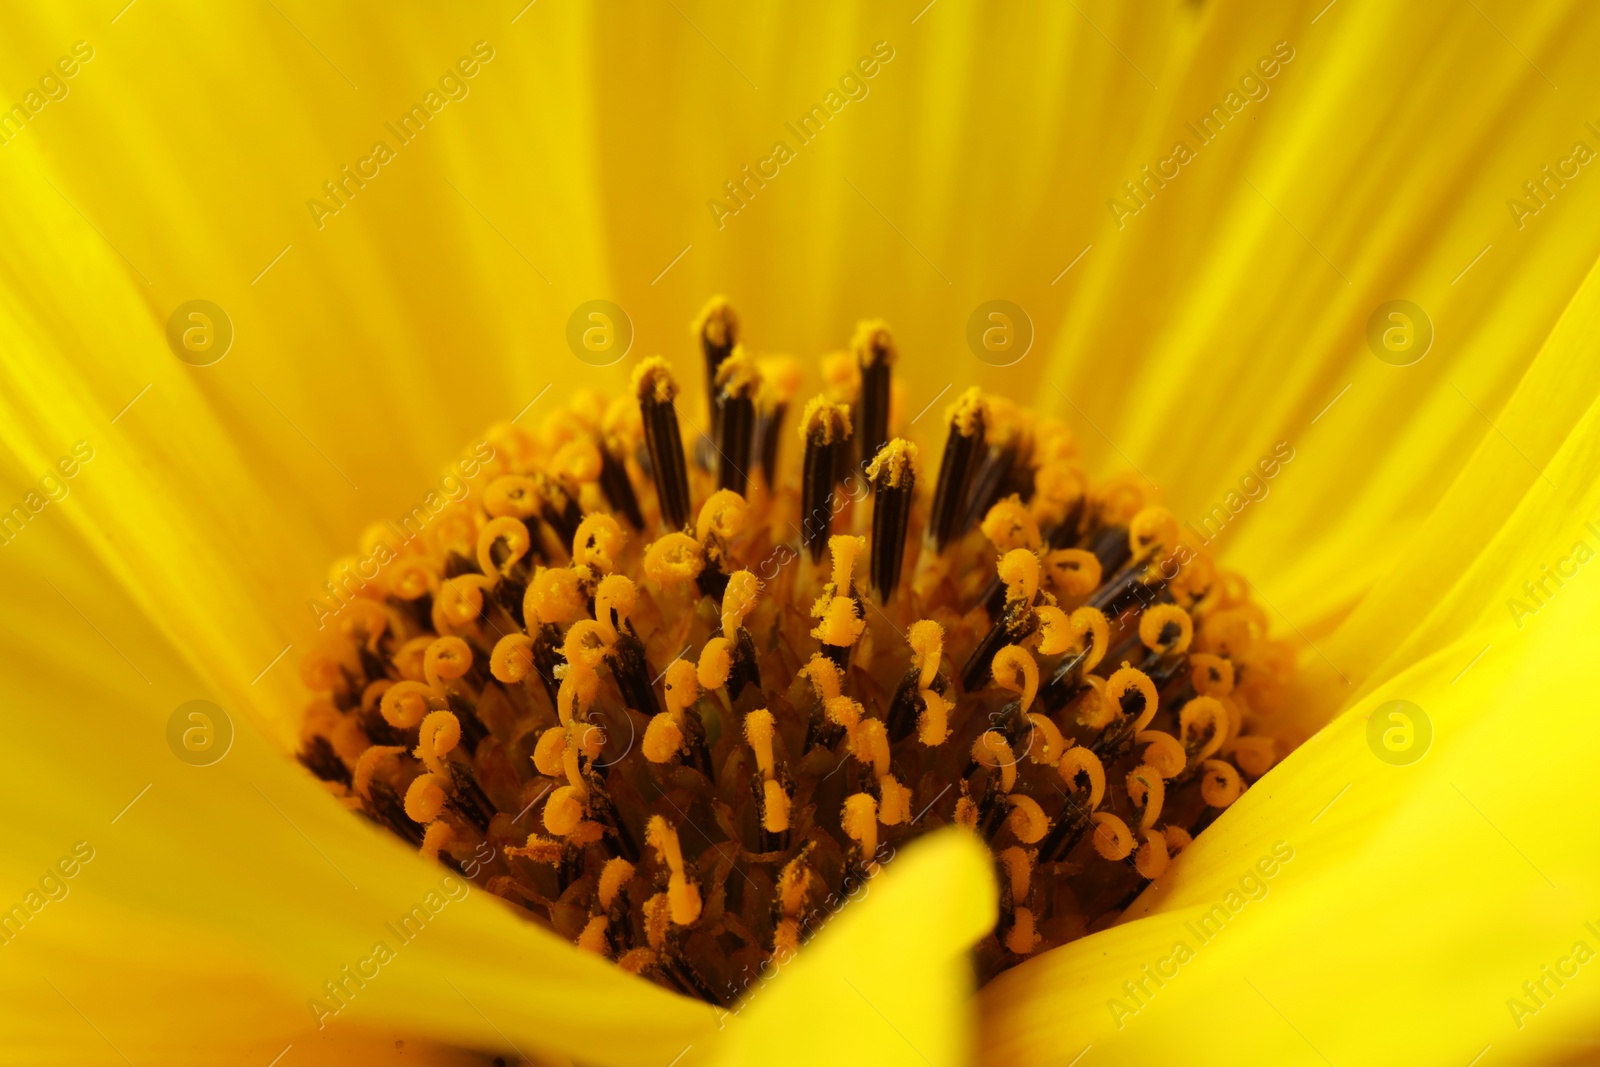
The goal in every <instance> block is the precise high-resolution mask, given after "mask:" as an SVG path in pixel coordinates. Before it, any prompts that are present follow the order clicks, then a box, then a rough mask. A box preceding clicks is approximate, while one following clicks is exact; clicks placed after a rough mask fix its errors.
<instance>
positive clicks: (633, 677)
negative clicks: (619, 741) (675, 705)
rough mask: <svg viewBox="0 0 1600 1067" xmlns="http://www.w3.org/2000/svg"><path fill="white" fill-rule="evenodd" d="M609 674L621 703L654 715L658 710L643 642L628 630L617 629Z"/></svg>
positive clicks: (645, 713)
mask: <svg viewBox="0 0 1600 1067" xmlns="http://www.w3.org/2000/svg"><path fill="white" fill-rule="evenodd" d="M610 659H611V673H612V675H613V676H614V677H615V678H616V680H617V688H618V689H619V690H621V691H622V702H623V704H624V705H626V706H627V707H630V708H632V709H633V710H634V711H637V712H640V713H641V714H644V715H655V714H656V713H657V712H659V711H660V710H661V706H660V704H659V703H657V701H656V690H655V685H654V683H653V682H652V681H651V678H652V676H651V674H650V664H649V662H648V661H647V660H646V659H645V652H644V642H643V641H640V640H639V638H638V637H637V636H635V635H634V634H633V633H632V632H631V631H630V630H628V629H622V630H618V631H617V640H616V642H615V643H614V644H613V645H612V646H611V657H610Z"/></svg>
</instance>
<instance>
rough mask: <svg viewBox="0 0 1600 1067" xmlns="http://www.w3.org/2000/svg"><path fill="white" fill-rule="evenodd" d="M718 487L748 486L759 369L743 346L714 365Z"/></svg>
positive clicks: (737, 490)
mask: <svg viewBox="0 0 1600 1067" xmlns="http://www.w3.org/2000/svg"><path fill="white" fill-rule="evenodd" d="M716 387H717V403H718V410H719V412H720V416H719V418H718V420H717V439H716V440H717V457H716V466H717V486H718V488H721V489H731V490H733V491H734V492H735V493H739V494H743V493H744V492H745V491H746V489H747V487H748V485H749V475H748V473H747V472H748V471H749V470H750V460H751V448H752V445H753V443H754V441H755V431H756V396H757V394H758V393H759V392H760V391H761V372H760V371H759V370H758V369H757V368H756V361H755V360H754V359H752V358H750V356H749V355H747V354H746V353H745V351H744V349H743V348H736V349H734V351H733V354H732V355H731V356H729V357H728V358H727V359H726V360H724V361H723V363H722V365H721V366H720V367H718V368H717V377H716Z"/></svg>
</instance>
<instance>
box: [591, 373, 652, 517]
mask: <svg viewBox="0 0 1600 1067" xmlns="http://www.w3.org/2000/svg"><path fill="white" fill-rule="evenodd" d="M602 427H603V432H602V435H601V439H600V490H601V492H603V493H604V494H605V497H606V501H607V502H608V503H610V505H611V507H612V509H613V510H614V511H617V512H619V513H620V514H621V515H622V517H623V518H625V519H627V520H628V525H630V526H632V527H633V528H634V529H635V530H643V529H644V512H643V511H641V510H640V508H639V494H638V493H636V492H635V491H634V488H633V478H632V477H631V476H630V475H629V474H628V458H629V457H630V456H632V455H634V454H635V452H636V451H637V449H638V445H639V441H640V438H641V437H642V436H643V430H644V426H643V423H642V422H641V421H640V417H639V409H638V407H637V406H635V405H633V404H630V403H629V402H628V401H627V400H626V399H625V398H621V397H619V398H618V399H617V400H616V401H615V402H613V403H612V405H611V406H610V407H609V408H608V409H607V410H606V414H605V419H604V421H603V423H602Z"/></svg>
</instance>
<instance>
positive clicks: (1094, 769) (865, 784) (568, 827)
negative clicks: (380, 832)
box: [300, 298, 1294, 1005]
mask: <svg viewBox="0 0 1600 1067" xmlns="http://www.w3.org/2000/svg"><path fill="white" fill-rule="evenodd" d="M693 331H694V335H695V338H696V340H697V342H698V344H699V346H700V348H701V350H702V352H703V355H704V360H705V367H704V371H705V381H706V383H707V396H706V410H707V412H708V413H709V419H708V421H707V423H706V426H705V428H704V430H703V431H702V430H701V428H700V427H699V426H696V425H695V424H694V423H692V422H691V421H690V420H688V419H687V418H685V416H684V414H683V411H682V408H683V407H684V405H683V404H682V401H683V397H682V396H681V394H680V392H679V386H678V383H677V380H676V378H675V376H674V374H673V371H672V369H671V367H670V366H669V365H668V364H667V362H666V361H665V360H663V359H661V358H659V357H651V358H649V359H645V360H643V361H641V362H640V363H639V364H638V366H637V368H636V370H635V373H634V377H633V384H634V389H633V392H632V394H631V395H629V396H624V397H620V398H617V399H615V400H612V401H610V402H607V401H606V400H605V399H604V398H602V397H600V396H598V395H595V394H592V393H589V394H580V395H579V396H577V397H576V398H574V400H573V401H572V403H571V405H570V406H569V407H568V408H567V409H565V410H562V411H559V412H557V413H556V414H554V415H552V416H550V417H549V418H547V419H546V420H545V422H544V424H543V425H542V426H541V428H540V430H539V432H538V433H530V432H527V431H525V430H523V429H521V428H519V427H517V426H515V425H500V426H497V427H494V428H492V429H491V430H490V431H489V433H488V434H487V435H486V437H485V444H480V445H479V446H478V447H477V448H475V449H474V450H473V452H472V453H471V455H470V456H468V457H467V458H466V459H464V460H462V461H461V464H460V466H459V469H460V471H461V472H462V473H463V474H464V475H466V476H467V478H468V479H469V480H471V481H473V482H474V483H475V484H477V485H480V486H482V491H481V492H477V491H474V492H473V493H471V494H468V495H465V496H463V497H462V498H461V499H459V500H454V501H445V500H442V499H441V500H439V501H438V502H437V504H438V506H437V507H436V508H433V509H432V510H430V512H429V514H428V516H427V518H426V521H425V522H420V521H419V522H418V523H417V528H416V529H412V528H411V526H410V525H409V524H408V525H405V526H395V525H393V524H386V525H379V526H374V527H373V528H371V529H370V530H369V531H368V533H367V534H366V536H365V537H364V538H363V541H362V544H361V546H360V549H361V551H360V554H359V556H357V557H352V558H349V559H346V560H343V561H340V562H338V563H336V564H335V566H334V568H333V572H332V575H331V577H330V580H329V582H328V583H327V585H326V589H327V592H328V595H329V598H328V599H327V601H326V602H325V603H324V604H323V605H322V606H321V608H320V609H319V612H320V613H321V614H322V615H323V622H324V630H323V633H324V637H323V639H322V640H321V642H320V644H319V645H318V647H317V648H316V649H315V650H314V651H313V652H312V653H310V654H309V655H308V656H307V657H306V658H305V660H304V661H303V664H302V677H303V679H304V681H305V682H306V684H307V685H308V686H309V687H310V688H311V689H313V690H314V691H316V692H318V693H319V694H320V695H319V696H318V697H317V699H315V700H314V701H313V703H312V704H311V706H310V708H309V709H308V711H307V713H306V716H305V719H304V725H303V730H302V749H301V753H300V759H301V761H302V762H303V763H304V764H305V765H306V766H307V767H308V768H309V769H310V770H311V771H312V772H313V773H314V774H316V775H317V777H318V778H320V779H322V780H323V781H324V782H325V783H326V784H327V787H328V788H329V789H330V790H331V791H333V792H334V793H335V794H336V795H338V796H339V797H340V798H342V800H343V802H344V803H345V804H346V805H347V806H348V807H349V808H350V809H351V810H352V811H354V812H357V813H360V814H361V815H364V816H365V817H367V818H369V819H372V820H374V821H375V822H377V823H379V824H381V825H383V826H386V827H387V828H389V829H390V830H392V831H393V832H394V833H396V834H398V835H399V836H401V837H403V838H405V839H406V840H408V841H410V842H411V843H412V844H414V845H415V846H416V847H417V848H418V849H419V850H420V851H421V852H422V853H423V854H424V855H427V856H429V857H435V858H437V859H438V860H439V861H440V862H442V863H444V864H446V865H448V866H450V867H452V868H454V869H456V870H458V871H461V872H462V873H463V874H465V875H466V876H468V877H470V878H473V879H475V880H477V881H478V883H479V884H481V885H483V886H484V887H485V888H487V889H488V890H489V891H490V892H492V893H494V894H495V895H497V896H499V897H500V898H502V899H504V900H505V901H506V902H508V903H509V904H510V905H512V906H513V907H515V908H516V909H518V910H519V911H520V912H522V913H523V914H525V915H526V916H527V917H528V918H529V919H530V920H531V921H534V922H537V923H540V924H542V925H545V926H547V927H549V928H551V929H553V930H555V931H557V932H558V933H560V934H561V935H563V936H565V937H567V938H568V939H570V940H572V941H575V942H576V943H577V944H578V945H580V946H582V947H583V948H585V949H588V950H590V951H593V952H596V953H599V954H601V955H604V956H606V957H609V958H612V959H614V960H616V961H617V963H618V964H619V965H620V966H621V967H623V968H625V969H626V970H629V971H631V972H634V973H637V974H640V975H643V976H645V977H648V978H650V979H652V980H654V981H656V982H658V983H660V984H662V985H664V986H667V987H669V988H672V989H675V990H678V991H679V992H682V993H684V994H687V995H690V996H694V997H698V998H701V999H704V1000H706V1001H709V1002H711V1003H714V1004H719V1005H729V1004H731V1003H733V1002H734V1001H735V1000H737V999H738V998H739V996H740V993H741V991H742V990H743V989H744V988H745V987H746V986H747V984H748V983H749V982H750V981H751V980H752V979H753V978H754V977H755V976H756V975H758V974H760V973H761V972H762V970H763V969H764V968H767V967H769V966H776V965H778V964H781V963H782V962H783V961H784V960H785V959H786V958H788V957H789V956H790V955H791V954H792V953H794V952H795V951H797V950H798V948H799V947H800V945H801V944H802V943H803V942H804V941H805V940H806V939H807V938H808V937H810V936H811V935H812V934H814V933H815V932H816V930H817V929H818V928H819V927H820V925H821V924H822V923H823V922H825V921H826V919H827V917H828V916H829V915H830V914H831V913H832V912H834V911H835V910H837V909H838V908H839V907H840V906H842V905H843V904H844V903H846V902H848V901H849V900H851V899H852V898H854V897H856V896H859V895H860V894H861V893H862V892H864V891H865V889H866V887H867V885H868V883H869V881H870V879H871V878H872V876H873V875H874V874H875V872H877V871H878V870H879V868H880V867H881V865H882V864H884V863H886V862H888V861H889V860H890V859H891V858H892V857H893V855H894V852H895V849H896V848H897V847H898V846H900V845H902V844H903V843H905V842H906V841H908V840H909V839H911V838H914V837H917V836H919V835H921V834H923V833H925V832H928V831H929V830H932V829H935V828H937V827H940V826H943V825H948V824H952V823H953V824H957V825H960V826H963V827H965V828H967V829H968V830H970V831H971V832H972V833H974V834H976V835H978V836H979V837H981V839H982V840H983V841H984V842H985V843H986V844H987V846H988V847H989V849H990V851H991V853H992V854H993V857H994V860H995V863H996V866H997V870H998V872H999V874H1000V884H1001V886H1002V891H1001V898H1000V907H999V913H998V915H997V916H996V919H995V925H994V929H993V932H992V935H991V936H988V937H986V938H984V939H983V940H982V941H981V942H980V943H979V946H978V949H977V952H978V956H979V976H980V980H987V979H988V978H989V977H992V976H993V975H994V974H996V973H998V972H1000V971H1002V970H1004V969H1005V968H1007V967H1009V966H1011V965H1013V964H1015V963H1017V962H1019V961H1020V960H1022V959H1024V958H1026V957H1028V956H1029V955H1031V954H1033V953H1036V952H1038V951H1040V950H1041V949H1044V948H1049V947H1052V946H1055V945H1059V944H1063V943H1065V942H1067V941H1070V940H1073V939H1074V938H1077V937H1080V936H1082V935H1083V934H1085V933H1087V932H1089V931H1090V930H1094V929H1098V928H1100V927H1102V926H1104V925H1107V924H1109V923H1111V922H1114V921H1115V920H1116V918H1117V917H1118V916H1119V914H1120V913H1121V911H1122V909H1123V908H1125V907H1126V906H1127V905H1128V904H1129V903H1130V902H1131V901H1132V900H1133V899H1134V897H1135V896H1137V895H1138V893H1139V892H1140V891H1141V890H1142V889H1143V888H1144V886H1145V885H1146V884H1147V883H1148V882H1149V881H1150V880H1152V879H1155V878H1157V877H1159V876H1160V875H1161V874H1162V872H1163V871H1164V870H1165V869H1166V867H1167V864H1168V862H1169V861H1170V859H1171V857H1172V856H1173V855H1174V854H1176V853H1177V852H1179V851H1181V850H1182V849H1183V848H1184V847H1186V846H1187V845H1188V844H1189V843H1190V842H1191V841H1192V839H1193V837H1194V835H1196V834H1198V833H1199V832H1201V831H1202V830H1203V829H1204V828H1205V827H1206V826H1207V825H1208V824H1209V823H1210V822H1211V821H1212V820H1213V819H1214V818H1215V817H1216V815H1217V814H1218V813H1219V812H1220V811H1221V810H1222V809H1223V808H1226V807H1227V806H1228V805H1229V804H1231V803H1233V801H1234V800H1236V799H1237V798H1238V797H1239V796H1240V794H1241V792H1242V791H1243V790H1244V789H1245V788H1246V787H1247V784H1248V783H1250V782H1252V781H1254V780H1255V779H1256V778H1259V777H1260V776H1261V775H1262V774H1264V773H1266V771H1267V770H1268V769H1269V768H1270V767H1271V766H1272V765H1273V763H1274V762H1275V761H1276V760H1277V759H1278V757H1279V756H1280V755H1281V754H1282V753H1281V752H1280V751H1279V748H1280V747H1281V742H1280V741H1279V740H1278V739H1275V737H1274V733H1273V730H1272V728H1271V720H1272V717H1273V715H1274V713H1275V712H1276V711H1277V710H1278V707H1279V705H1280V703H1281V702H1282V699H1283V697H1282V694H1283V689H1284V686H1285V684H1286V682H1287V681H1288V679H1289V675H1290V673H1291V671H1292V669H1293V668H1292V664H1293V658H1294V657H1293V653H1292V649H1291V648H1290V647H1288V646H1287V645H1285V644H1284V643H1282V642H1279V641H1277V640H1274V639H1272V638H1269V637H1268V635H1267V632H1266V631H1267V625H1266V617H1265V615H1264V613H1263V612H1262V611H1261V610H1260V609H1259V608H1258V607H1257V606H1255V605H1254V604H1252V603H1251V602H1250V599H1249V596H1248V591H1249V585H1248V583H1247V582H1246V581H1245V580H1244V579H1243V578H1242V577H1241V576H1239V575H1236V574H1232V573H1229V572H1225V571H1221V570H1218V569H1216V568H1215V567H1214V566H1213V564H1212V561H1211V559H1210V557H1209V555H1208V553H1207V552H1206V551H1205V549H1204V548H1203V547H1200V546H1198V545H1197V544H1196V543H1195V539H1194V538H1190V537H1188V536H1187V535H1186V534H1185V533H1184V532H1183V531H1182V530H1181V529H1180V527H1179V524H1178V522H1177V521H1176V519H1175V518H1174V517H1173V516H1172V515H1171V514H1170V513H1169V512H1167V511H1166V510H1165V509H1163V508H1161V507H1159V506H1156V505H1155V504H1153V503H1151V502H1150V501H1148V500H1147V499H1146V496H1145V493H1144V492H1143V490H1142V489H1141V486H1140V483H1138V482H1136V481H1133V480H1131V479H1130V480H1122V481H1112V482H1109V483H1107V484H1103V485H1098V486H1096V485H1091V484H1090V483H1089V481H1088V480H1087V479H1086V477H1085V475H1084V473H1083V471H1082V469H1081V467H1080V466H1079V464H1078V462H1077V459H1076V447H1075V444H1074V442H1073V438H1072V436H1071V433H1070V431H1069V430H1068V428H1067V427H1066V426H1065V425H1063V424H1062V423H1060V422H1058V421H1055V420H1052V419H1048V418H1041V417H1039V416H1036V415H1035V414H1034V413H1033V412H1031V411H1028V410H1026V409H1023V408H1021V407H1019V406H1017V405H1016V404H1014V403H1012V402H1010V401H1007V400H1004V399H1001V398H999V397H994V396H985V395H983V394H981V393H980V392H979V391H978V390H977V389H972V390H969V391H967V392H966V393H965V394H963V395H961V396H960V397H959V398H958V399H957V400H956V401H955V402H954V403H953V404H952V405H951V406H950V407H949V409H948V411H947V412H946V413H945V418H944V423H943V425H942V427H938V432H939V434H940V435H941V436H942V441H935V442H932V444H936V445H939V446H941V447H942V453H941V454H940V455H939V457H938V461H937V464H936V466H934V467H932V469H930V465H928V464H926V463H925V462H924V460H923V458H922V456H921V454H919V450H918V447H917V445H916V444H914V443H912V442H911V441H910V440H907V439H906V438H904V437H897V436H893V434H894V431H895V428H896V427H899V426H904V425H905V420H904V419H903V417H902V416H901V413H900V411H899V404H898V402H897V401H898V396H897V390H896V385H895V380H894V371H895V366H896V362H897V352H896V348H895V342H894V338H893V336H892V334H891V332H890V331H889V329H888V327H887V326H886V325H885V324H883V323H881V322H867V323H863V324H861V326H860V328H859V329H858V330H857V333H856V335H855V337H854V339H853V341H852V344H851V350H850V351H849V352H846V353H838V354H836V355H833V356H829V357H826V358H825V360H824V367H823V372H824V373H823V379H824V382H825V383H826V385H825V389H824V393H823V394H822V395H819V396H816V397H813V398H811V399H809V400H808V401H806V402H805V403H804V404H803V405H797V404H795V403H794V401H795V399H796V398H795V396H794V394H795V392H796V390H797V383H798V381H799V380H800V374H799V368H798V366H797V365H796V364H795V362H794V361H793V360H791V359H788V358H784V357H777V358H771V359H757V358H755V357H753V356H751V355H750V354H748V353H747V352H746V350H745V348H744V347H743V346H742V345H741V344H740V341H739V321H738V318H737V317H736V315H735V314H734V312H733V310H732V309H731V308H730V307H729V306H728V305H727V303H726V302H725V301H724V300H722V299H721V298H718V299H715V300H713V301H711V303H710V304H709V305H708V306H707V307H706V309H705V311H704V312H703V313H702V314H701V316H700V317H699V319H698V320H697V321H696V323H695V324H694V327H693ZM791 415H792V416H793V417H792V418H791ZM919 417H920V416H919ZM933 421H934V420H929V423H932V422H933ZM924 425H928V424H927V423H925V424H924ZM685 428H687V429H689V430H691V431H693V433H692V435H691V434H686V433H685ZM686 438H688V439H689V440H690V441H691V442H692V444H691V447H690V448H689V449H687V450H686V448H685V440H686ZM928 450H929V451H931V448H930V449H928ZM796 475H798V476H796Z"/></svg>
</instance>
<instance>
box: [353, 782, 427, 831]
mask: <svg viewBox="0 0 1600 1067" xmlns="http://www.w3.org/2000/svg"><path fill="white" fill-rule="evenodd" d="M367 797H368V799H367V804H366V809H365V810H366V811H367V812H368V813H369V814H370V815H371V816H372V818H373V820H374V821H375V822H378V823H380V824H381V825H383V826H387V827H388V828H389V829H391V830H393V831H394V832H395V833H397V834H399V835H400V836H401V837H403V838H405V839H406V840H407V841H410V842H411V843H412V844H413V845H416V846H418V847H421V845H422V827H421V826H418V825H417V824H416V823H414V822H412V821H411V816H409V815H407V814H406V806H405V805H404V804H402V803H401V802H400V796H399V794H397V793H396V792H395V791H394V787H393V786H391V785H390V784H389V783H388V782H385V781H383V780H382V779H381V778H375V779H373V781H372V784H371V785H370V786H368V787H367Z"/></svg>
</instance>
